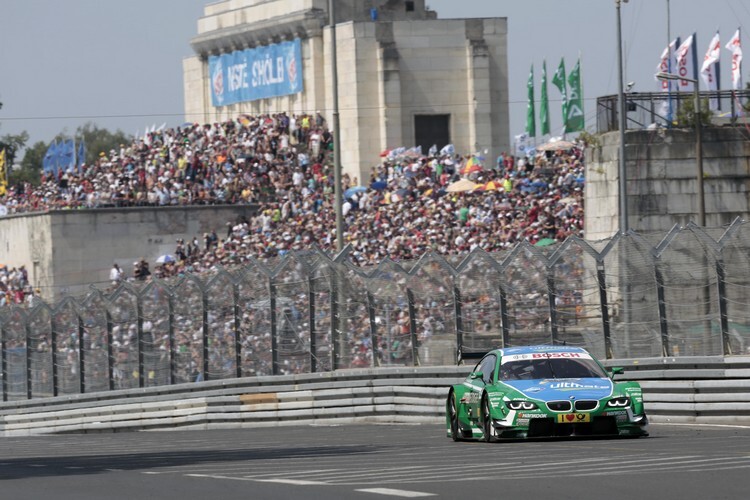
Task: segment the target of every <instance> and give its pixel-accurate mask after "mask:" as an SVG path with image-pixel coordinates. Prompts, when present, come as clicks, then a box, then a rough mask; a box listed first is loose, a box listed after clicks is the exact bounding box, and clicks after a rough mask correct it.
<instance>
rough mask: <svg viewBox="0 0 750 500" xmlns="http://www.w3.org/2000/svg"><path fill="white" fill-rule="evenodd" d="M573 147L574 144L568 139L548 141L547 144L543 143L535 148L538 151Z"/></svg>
mask: <svg viewBox="0 0 750 500" xmlns="http://www.w3.org/2000/svg"><path fill="white" fill-rule="evenodd" d="M574 147H575V144H573V143H572V142H570V141H553V142H548V143H547V144H544V145H542V146H539V147H538V148H537V150H539V151H561V150H568V149H573V148H574Z"/></svg>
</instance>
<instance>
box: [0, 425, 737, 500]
mask: <svg viewBox="0 0 750 500" xmlns="http://www.w3.org/2000/svg"><path fill="white" fill-rule="evenodd" d="M650 432H651V437H649V438H642V439H614V440H600V439H597V440H556V441H531V442H503V443H493V444H486V443H478V442H461V443H454V442H452V441H451V440H449V439H447V438H446V437H444V433H445V431H444V429H443V428H442V427H441V426H440V425H356V426H355V425H351V426H337V427H329V426H326V427H322V426H321V427H317V426H306V427H300V428H291V427H281V428H270V429H243V430H217V431H171V432H140V433H121V434H89V435H64V436H41V437H23V438H21V437H19V438H0V446H1V447H2V448H1V450H2V451H0V497H1V498H3V499H5V498H7V499H39V498H51V499H55V500H64V499H76V500H81V499H93V498H96V499H102V498H106V499H135V498H138V499H148V498H154V499H179V500H191V499H211V500H219V499H222V500H223V499H233V498H243V499H247V498H252V499H277V498H278V499H288V498H294V499H295V500H309V499H368V498H369V499H373V500H377V499H385V500H387V499H389V498H391V499H392V498H430V497H432V498H451V499H453V498H461V499H462V498H541V496H542V495H544V496H546V497H553V498H555V499H567V498H570V499H576V500H581V499H588V498H610V499H612V498H614V499H616V498H628V499H633V498H660V499H671V498H675V499H677V498H679V499H681V500H686V499H720V498H727V499H739V498H748V495H750V494H748V487H750V479H748V474H749V473H750V427H746V428H741V427H688V426H666V425H652V426H651V428H650Z"/></svg>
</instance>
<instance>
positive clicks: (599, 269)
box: [596, 261, 614, 359]
mask: <svg viewBox="0 0 750 500" xmlns="http://www.w3.org/2000/svg"><path fill="white" fill-rule="evenodd" d="M596 282H597V284H598V285H599V307H600V308H601V312H602V331H603V332H604V357H605V358H606V359H612V358H613V357H614V354H613V352H612V337H611V331H610V321H609V304H608V300H607V278H606V275H605V274H604V262H602V261H597V263H596Z"/></svg>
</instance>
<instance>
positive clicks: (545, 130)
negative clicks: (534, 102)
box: [539, 61, 549, 135]
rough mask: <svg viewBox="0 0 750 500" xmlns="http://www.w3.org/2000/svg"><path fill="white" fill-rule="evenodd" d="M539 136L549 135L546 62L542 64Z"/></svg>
mask: <svg viewBox="0 0 750 500" xmlns="http://www.w3.org/2000/svg"><path fill="white" fill-rule="evenodd" d="M539 122H540V123H539V126H540V127H541V130H540V132H541V134H542V135H547V134H549V99H548V98H547V61H543V62H542V105H541V106H540V108H539Z"/></svg>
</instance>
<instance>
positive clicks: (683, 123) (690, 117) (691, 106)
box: [675, 99, 714, 128]
mask: <svg viewBox="0 0 750 500" xmlns="http://www.w3.org/2000/svg"><path fill="white" fill-rule="evenodd" d="M695 115H696V113H695V99H685V100H683V101H681V102H680V109H679V110H678V111H677V118H676V120H675V121H676V122H677V124H676V126H677V127H683V128H688V127H695V118H696V116H695ZM713 115H714V113H713V111H711V108H710V106H709V104H708V99H703V100H702V101H701V124H702V125H703V126H704V127H705V126H708V125H711V118H712V117H713Z"/></svg>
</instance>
